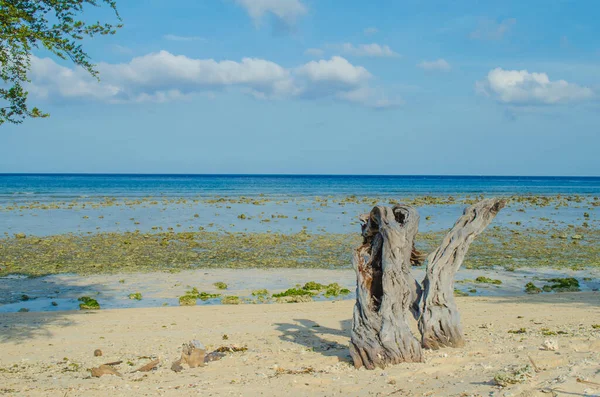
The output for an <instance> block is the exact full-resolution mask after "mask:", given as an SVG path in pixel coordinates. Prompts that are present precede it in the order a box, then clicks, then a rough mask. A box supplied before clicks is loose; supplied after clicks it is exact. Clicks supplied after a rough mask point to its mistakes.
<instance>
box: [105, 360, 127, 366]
mask: <svg viewBox="0 0 600 397" xmlns="http://www.w3.org/2000/svg"><path fill="white" fill-rule="evenodd" d="M119 364H123V360H119V361H111V362H110V363H106V364H104V365H119Z"/></svg>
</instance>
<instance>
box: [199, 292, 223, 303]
mask: <svg viewBox="0 0 600 397" xmlns="http://www.w3.org/2000/svg"><path fill="white" fill-rule="evenodd" d="M220 296H221V294H210V293H208V292H204V291H202V292H200V293H199V294H198V295H197V298H198V299H200V300H201V301H207V300H209V299H215V298H218V297H220Z"/></svg>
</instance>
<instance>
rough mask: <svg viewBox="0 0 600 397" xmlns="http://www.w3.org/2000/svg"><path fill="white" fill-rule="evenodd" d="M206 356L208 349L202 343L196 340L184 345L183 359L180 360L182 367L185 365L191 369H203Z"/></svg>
mask: <svg viewBox="0 0 600 397" xmlns="http://www.w3.org/2000/svg"><path fill="white" fill-rule="evenodd" d="M205 355H206V348H205V347H204V345H203V344H202V343H201V342H200V341H198V340H196V339H194V340H192V341H190V342H188V343H184V344H183V346H182V351H181V358H180V359H179V360H180V365H181V364H184V363H185V364H187V365H188V366H189V367H190V368H196V367H203V366H204V356H205ZM171 368H172V366H171Z"/></svg>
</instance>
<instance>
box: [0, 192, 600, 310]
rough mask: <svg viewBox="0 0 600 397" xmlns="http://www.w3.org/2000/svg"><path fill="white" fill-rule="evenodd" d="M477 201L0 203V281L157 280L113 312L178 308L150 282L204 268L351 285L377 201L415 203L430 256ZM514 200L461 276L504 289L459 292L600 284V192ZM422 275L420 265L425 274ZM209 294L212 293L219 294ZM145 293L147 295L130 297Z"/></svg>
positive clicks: (420, 241) (289, 284)
mask: <svg viewBox="0 0 600 397" xmlns="http://www.w3.org/2000/svg"><path fill="white" fill-rule="evenodd" d="M480 198H481V196H464V197H456V198H455V197H453V196H444V197H432V196H413V197H407V198H405V199H401V200H400V199H393V198H389V197H357V196H341V197H299V198H293V197H286V198H276V197H261V196H254V197H251V198H248V197H211V198H201V197H198V198H189V197H188V198H165V199H162V200H159V199H154V198H152V197H148V198H138V199H135V200H130V199H109V198H97V199H87V198H83V199H77V200H73V201H69V202H60V201H44V202H40V201H34V202H27V201H23V202H20V203H17V202H15V203H12V204H9V203H7V202H4V205H2V206H1V207H0V224H1V225H3V226H2V229H0V232H2V233H3V234H4V237H3V238H0V277H9V279H6V278H5V279H4V281H5V282H6V280H13V281H14V280H26V279H31V278H40V280H48V279H52V277H55V276H60V277H75V278H77V279H78V280H84V284H85V280H88V279H91V278H92V277H98V276H103V277H104V276H106V277H109V276H110V277H111V278H110V280H112V281H110V282H109V281H108V279H107V280H105V281H104V282H105V283H108V284H111V285H112V284H114V283H115V280H128V279H131V278H138V277H140V278H141V277H143V276H142V275H143V274H146V275H151V277H150V278H148V277H143V278H144V280H146V284H147V285H141V286H139V287H138V288H135V287H134V286H131V285H130V286H129V287H128V288H123V289H122V290H121V289H119V291H120V292H119V294H118V297H121V295H122V296H123V297H124V299H126V301H123V302H121V303H119V304H116V303H115V305H116V306H114V307H134V306H135V305H161V304H164V303H165V302H166V303H167V304H172V303H173V302H175V304H176V303H177V299H178V297H179V296H180V295H173V296H169V297H168V299H170V300H172V301H173V302H171V301H170V300H167V301H164V300H162V299H163V298H166V297H153V296H154V295H153V292H152V291H153V290H154V289H155V287H156V286H158V284H159V283H158V282H154V284H155V285H154V286H153V285H152V284H153V282H152V280H153V279H156V278H159V277H166V275H168V274H173V275H177V274H183V275H187V276H186V277H187V278H190V277H191V276H190V275H191V274H196V273H197V274H199V275H202V274H206V272H211V271H227V273H226V274H224V276H223V277H222V279H215V280H213V282H224V283H225V284H227V285H231V282H232V280H235V277H233V276H232V274H233V273H230V272H231V271H233V272H236V271H238V272H240V274H242V273H243V274H246V276H245V279H246V280H247V285H250V284H251V283H250V281H248V279H249V278H257V280H258V281H257V280H253V281H252V288H251V289H252V290H260V289H268V290H269V292H271V293H277V292H282V291H285V290H286V289H287V288H293V287H294V286H295V285H297V284H302V283H306V282H310V281H314V282H318V283H325V282H327V283H329V282H330V280H329V279H318V278H315V277H309V276H308V274H312V273H313V272H314V271H315V270H317V269H318V270H323V271H342V272H345V274H346V276H344V278H342V279H343V280H346V282H345V283H340V284H341V286H342V287H344V288H350V289H351V290H353V283H352V280H353V277H354V276H353V272H352V263H351V255H352V250H353V249H354V248H355V247H357V246H358V245H359V244H360V243H361V236H360V224H359V222H358V215H359V214H361V213H366V212H368V211H369V210H370V209H371V208H372V207H373V206H374V205H393V204H395V203H397V202H400V201H401V202H404V203H408V204H410V205H414V206H415V207H417V208H418V210H419V213H420V215H421V223H420V232H419V234H418V236H417V241H416V244H417V248H418V249H419V250H421V251H422V252H425V253H428V252H431V251H433V250H434V249H435V248H436V247H437V245H438V244H439V243H440V242H441V240H442V238H443V236H444V235H445V233H446V231H447V230H448V229H449V228H450V227H452V225H453V223H454V222H455V220H456V219H457V218H458V217H459V216H460V214H462V211H463V209H464V208H465V207H466V206H468V205H469V204H471V203H473V202H476V201H478V200H479V199H480ZM507 199H508V200H509V202H508V205H507V207H506V208H505V209H503V210H502V212H501V213H500V214H499V215H498V217H497V218H496V219H495V220H494V222H493V223H492V225H491V226H490V227H489V228H488V229H487V230H485V231H484V233H483V234H481V235H480V236H479V237H477V239H476V240H475V241H474V243H473V244H472V246H471V248H470V250H469V254H468V256H467V258H466V260H465V262H464V265H463V270H461V271H460V272H459V276H460V278H462V279H466V280H470V279H473V280H474V279H476V278H477V277H488V276H489V277H492V278H493V279H500V280H503V284H502V285H493V284H492V285H490V286H487V285H482V284H481V283H474V282H473V283H469V282H466V283H463V284H461V285H458V286H457V288H458V290H459V291H460V292H462V293H467V294H471V295H482V294H483V295H486V294H488V295H489V294H492V295H493V294H495V293H497V292H498V293H525V290H524V288H525V285H526V284H527V282H533V283H537V284H540V287H542V286H543V283H540V282H539V281H536V280H539V279H544V278H548V279H549V278H552V277H571V276H576V277H578V279H579V280H580V282H581V284H582V289H583V290H593V289H597V288H598V287H599V285H597V281H598V274H597V271H598V269H600V216H599V214H600V212H599V211H600V201H599V200H598V198H597V197H594V196H579V195H573V196H561V195H556V196H510V197H507ZM242 269H245V270H244V272H241V270H242ZM256 269H259V270H264V271H280V272H282V274H283V275H282V276H281V277H283V278H284V279H286V280H287V281H286V282H285V283H283V284H285V285H283V284H277V283H273V282H269V281H266V280H265V282H262V283H261V282H260V279H261V278H260V277H259V272H258V270H256ZM286 269H287V270H286ZM284 270H286V271H288V273H289V271H293V272H295V271H298V272H300V273H302V272H304V275H305V276H303V277H296V276H294V277H288V276H286V275H285V274H288V273H285V272H284ZM422 270H423V268H422V267H421V268H420V269H418V270H417V272H422ZM248 272H250V274H247V273H248ZM253 272H254V273H253ZM573 272H576V273H573ZM161 274H162V276H161ZM252 274H253V275H254V276H252ZM340 274H341V273H340ZM348 275H349V276H348ZM225 276H226V277H225ZM48 277H50V278H48ZM113 279H114V280H113ZM200 279H201V280H202V277H201V278H200ZM328 280H329V281H328ZM348 280H350V282H347V281H348ZM508 280H513V281H510V282H509V281H508ZM14 282H16V281H14ZM19 282H21V281H19ZM331 282H334V281H331ZM51 284H52V282H50V283H49V285H51ZM197 284H198V283H197ZM255 284H256V285H255ZM537 284H536V285H537ZM96 285H97V288H96V290H94V288H87V289H85V291H82V293H84V292H85V293H86V294H88V295H92V294H93V293H99V294H100V295H102V294H104V293H106V288H104V287H102V285H103V283H102V282H100V283H96ZM189 285H190V287H194V286H193V285H191V284H189ZM21 286H22V287H23V288H21ZM14 287H15V291H20V290H23V291H25V290H26V288H25V284H22V285H21V284H18V285H15V286H14ZM121 287H122V285H121ZM249 288H250V287H249ZM249 288H245V287H244V286H243V285H242V286H239V285H238V287H236V288H234V289H232V290H228V291H224V295H226V296H239V297H241V299H242V301H243V300H244V299H245V298H248V297H250V296H251V291H250V289H249ZM213 289H214V288H213ZM59 290H60V288H59ZM211 291H212V290H211V289H210V288H209V289H207V290H206V292H207V293H214V291H212V292H211ZM202 292H205V291H202ZM138 293H139V294H141V296H143V298H142V299H129V298H128V296H129V295H135V296H138V295H136V294H138ZM181 293H182V294H183V292H181ZM9 295H10V294H9ZM109 295H110V294H109ZM19 296H20V295H19V294H18V293H17V295H14V294H12V295H10V296H8V295H6V296H4V299H3V302H1V303H12V304H15V305H19V304H21V305H23V304H24V302H20V301H19ZM40 297H41V298H42V300H38V301H37V302H35V301H34V300H32V301H31V302H29V303H27V305H30V306H31V309H32V310H47V309H48V308H45V309H36V308H37V306H44V305H46V306H48V305H49V304H50V301H47V302H46V301H44V300H43V299H52V298H54V299H67V301H69V302H71V303H73V302H75V301H73V299H75V298H76V297H68V298H65V297H62V296H60V294H53V293H52V292H51V291H49V290H47V291H46V292H45V293H42V294H41V295H40ZM113 298H114V297H113ZM113 298H111V299H113ZM346 298H352V295H350V296H347V297H346ZM115 299H116V298H115ZM119 299H120V298H119ZM109 301H110V299H109ZM215 302H216V303H218V301H214V300H211V301H209V302H202V303H208V304H211V303H215ZM59 303H60V302H59ZM27 305H24V306H23V307H25V306H27ZM36 305H37V306H36ZM111 305H112V303H109V306H108V307H111ZM120 305H121V306H120ZM60 306H62V307H63V310H64V307H65V306H64V305H62V304H61V305H60ZM44 307H45V306H44ZM67 307H69V306H67ZM103 307H105V306H103ZM5 308H6V307H5ZM15 308H16V306H15ZM25 308H26V307H25ZM49 309H50V310H56V309H52V308H49ZM7 310H8V308H7ZM11 310H12V308H11Z"/></svg>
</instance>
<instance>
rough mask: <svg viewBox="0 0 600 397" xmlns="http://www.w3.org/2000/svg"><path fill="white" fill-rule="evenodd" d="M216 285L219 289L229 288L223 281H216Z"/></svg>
mask: <svg viewBox="0 0 600 397" xmlns="http://www.w3.org/2000/svg"><path fill="white" fill-rule="evenodd" d="M213 285H214V286H215V287H217V288H218V289H227V284H225V283H224V282H222V281H217V282H216V283H214V284H213Z"/></svg>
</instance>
